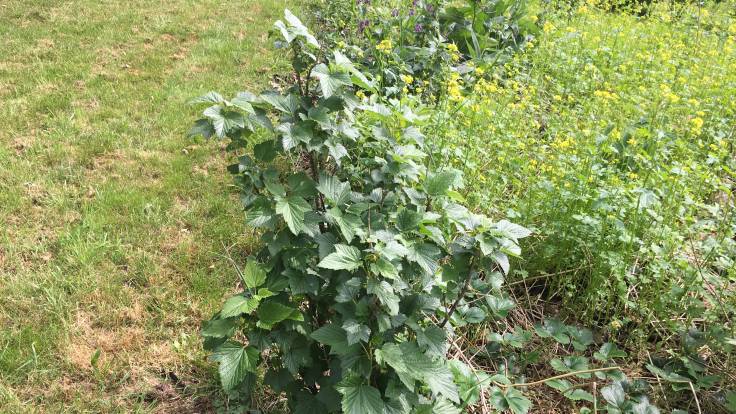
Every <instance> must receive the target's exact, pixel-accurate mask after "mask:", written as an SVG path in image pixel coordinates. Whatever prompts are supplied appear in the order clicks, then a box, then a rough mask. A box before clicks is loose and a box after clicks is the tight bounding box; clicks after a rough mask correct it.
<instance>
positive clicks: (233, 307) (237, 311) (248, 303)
mask: <svg viewBox="0 0 736 414" xmlns="http://www.w3.org/2000/svg"><path fill="white" fill-rule="evenodd" d="M260 300H261V298H259V297H252V298H246V297H245V296H243V295H236V296H233V297H231V298H229V299H228V300H226V301H225V304H224V305H222V311H221V312H220V313H221V314H222V316H223V317H225V318H230V317H233V316H240V315H242V314H244V313H246V314H249V313H252V312H253V311H254V310H256V308H258V303H259V302H260Z"/></svg>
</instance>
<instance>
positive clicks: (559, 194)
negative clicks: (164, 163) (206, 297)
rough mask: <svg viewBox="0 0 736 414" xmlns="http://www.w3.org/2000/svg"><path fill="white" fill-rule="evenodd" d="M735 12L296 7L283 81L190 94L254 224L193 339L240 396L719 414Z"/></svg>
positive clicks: (725, 336)
mask: <svg viewBox="0 0 736 414" xmlns="http://www.w3.org/2000/svg"><path fill="white" fill-rule="evenodd" d="M732 6H733V5H732V4H729V3H715V4H707V5H699V4H687V3H667V4H665V3H655V4H651V3H645V4H607V3H596V2H585V3H583V2H580V3H578V4H570V3H544V4H539V3H531V4H524V3H519V2H502V1H496V2H492V1H468V2H443V1H428V2H424V1H411V2H404V1H396V2H381V3H380V4H379V3H377V2H371V1H367V0H361V1H331V2H325V3H324V4H320V5H318V7H317V11H316V15H317V24H319V25H321V26H322V27H323V28H324V29H326V30H323V31H320V33H322V34H321V35H320V36H318V37H314V36H313V35H312V34H311V33H310V31H309V30H308V29H307V28H306V27H305V26H304V25H303V24H302V23H301V22H300V21H299V19H297V18H296V17H295V16H294V15H293V14H291V13H290V12H288V11H287V13H286V16H285V20H284V21H279V22H277V24H276V26H275V30H274V32H273V34H274V36H275V37H276V38H277V39H278V40H277V46H278V47H280V48H283V49H284V50H285V51H288V52H289V53H290V56H291V60H292V66H293V71H292V73H291V74H290V75H289V76H287V77H286V78H285V80H284V82H283V83H282V84H281V85H280V87H279V88H277V91H275V92H274V91H272V92H267V93H264V94H261V95H254V94H251V93H240V94H238V95H236V96H235V97H234V98H232V99H225V98H223V97H222V96H221V95H219V94H217V93H209V94H207V95H204V96H202V97H201V98H198V99H197V100H195V102H196V103H199V104H204V105H205V106H207V109H206V110H205V111H204V116H205V118H203V119H201V120H200V121H198V122H197V124H196V125H195V128H194V129H193V130H192V132H193V135H195V136H199V135H204V136H205V137H212V136H217V137H219V138H224V137H227V138H229V139H230V145H229V148H230V149H231V150H232V151H234V152H235V153H236V155H238V156H239V158H238V160H239V161H238V163H237V164H234V165H232V166H231V168H230V170H231V173H233V174H234V175H235V179H236V186H237V187H239V188H240V190H241V192H242V196H241V198H242V201H243V204H244V206H245V208H246V220H247V221H248V223H249V224H250V225H251V226H254V227H264V228H265V230H264V232H263V233H262V245H263V246H264V248H263V250H262V251H261V252H260V253H258V254H255V255H253V257H251V258H249V260H248V261H247V264H246V265H245V267H244V268H243V269H242V270H240V269H238V274H239V275H240V276H241V283H240V289H241V291H240V292H239V293H238V294H236V295H235V296H232V297H230V298H228V299H227V301H226V302H225V304H224V306H223V308H222V310H221V311H220V312H218V313H217V314H216V315H215V316H214V317H213V319H211V320H210V321H208V322H207V323H205V325H204V328H203V331H202V333H203V335H204V337H205V345H206V347H207V348H208V349H210V350H211V351H212V352H213V358H214V359H215V360H217V361H219V368H220V378H221V381H222V385H223V387H224V388H225V390H226V391H227V392H228V393H229V395H230V397H231V398H232V401H231V402H232V403H233V406H234V407H237V406H238V404H243V406H248V405H249V404H251V401H250V400H249V389H250V388H251V387H252V385H253V384H254V383H257V382H258V381H259V380H262V381H265V383H266V384H268V385H269V386H270V388H271V390H272V391H275V392H276V393H283V395H284V396H285V403H286V405H287V406H288V410H290V411H292V412H317V411H319V412H325V411H327V412H346V413H382V412H406V413H408V412H427V413H430V412H431V413H453V412H489V410H498V411H505V410H509V411H511V412H514V413H523V412H528V411H530V410H532V411H534V410H545V411H550V410H552V411H554V410H557V411H561V412H570V411H579V412H596V411H598V410H601V411H607V412H627V413H628V412H633V413H657V412H662V411H665V412H728V411H729V410H730V411H732V410H734V390H733V389H731V388H730V387H731V384H732V383H733V380H734V366H733V361H732V355H731V354H732V351H733V346H734V331H733V329H734V327H733V324H732V318H733V316H734V315H733V314H734V304H735V303H734V302H735V301H734V294H733V289H734V277H735V275H734V263H733V260H734V257H735V256H736V255H735V250H734V249H735V246H734V239H733V238H734V230H735V228H734V224H735V222H734V215H733V213H732V210H733V196H732V186H733V170H734V167H735V165H734V164H735V161H734V148H733V132H734V131H733V128H734V104H733V101H732V99H731V97H732V96H733V93H734V86H735V81H736V79H734V67H735V62H734V54H733V48H734V35H736V26H734V16H733V14H732V13H733V8H732ZM461 173H462V174H461ZM463 177H464V179H463ZM467 207H471V209H470V210H468V208H467ZM488 217H493V218H494V219H490V218H488ZM508 220H512V221H514V222H517V223H522V224H524V225H525V226H527V227H528V228H529V229H530V230H527V229H526V228H525V227H521V226H519V225H518V224H512V223H511V222H510V221H508ZM530 235H531V237H529V236H530ZM521 239H524V240H521ZM522 248H523V249H524V255H523V256H521V257H520V253H521V251H522ZM563 321H564V322H563ZM550 389H554V390H556V391H557V392H556V393H553V394H554V395H556V397H550V392H549V390H550ZM658 407H659V408H658ZM236 409H237V408H236Z"/></svg>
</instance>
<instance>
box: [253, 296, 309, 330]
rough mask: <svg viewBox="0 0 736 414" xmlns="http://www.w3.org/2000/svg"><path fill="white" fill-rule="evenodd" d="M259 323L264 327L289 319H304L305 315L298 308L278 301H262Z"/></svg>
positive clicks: (259, 309)
mask: <svg viewBox="0 0 736 414" xmlns="http://www.w3.org/2000/svg"><path fill="white" fill-rule="evenodd" d="M257 315H258V325H259V326H261V327H263V328H264V329H268V328H270V327H271V326H273V325H275V324H277V323H279V322H282V321H285V320H287V319H292V320H303V315H302V314H301V312H299V310H298V309H294V308H292V307H289V306H286V305H282V304H280V303H278V302H273V301H268V302H264V303H261V305H260V306H259V307H258V312H257Z"/></svg>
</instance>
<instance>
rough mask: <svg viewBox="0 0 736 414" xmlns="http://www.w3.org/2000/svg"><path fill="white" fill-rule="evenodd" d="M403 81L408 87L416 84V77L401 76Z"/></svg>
mask: <svg viewBox="0 0 736 414" xmlns="http://www.w3.org/2000/svg"><path fill="white" fill-rule="evenodd" d="M401 80H402V81H404V83H405V84H407V85H411V84H412V83H414V77H413V76H411V75H401Z"/></svg>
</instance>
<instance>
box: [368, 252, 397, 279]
mask: <svg viewBox="0 0 736 414" xmlns="http://www.w3.org/2000/svg"><path fill="white" fill-rule="evenodd" d="M371 271H372V272H373V273H376V274H379V275H381V276H383V277H385V278H387V279H398V277H399V270H398V269H397V268H396V266H394V264H393V263H391V262H390V261H388V260H387V259H385V258H383V257H381V258H379V259H378V260H377V261H376V262H375V263H371Z"/></svg>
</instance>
